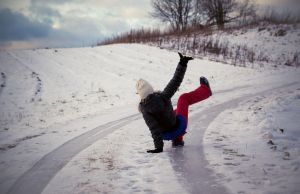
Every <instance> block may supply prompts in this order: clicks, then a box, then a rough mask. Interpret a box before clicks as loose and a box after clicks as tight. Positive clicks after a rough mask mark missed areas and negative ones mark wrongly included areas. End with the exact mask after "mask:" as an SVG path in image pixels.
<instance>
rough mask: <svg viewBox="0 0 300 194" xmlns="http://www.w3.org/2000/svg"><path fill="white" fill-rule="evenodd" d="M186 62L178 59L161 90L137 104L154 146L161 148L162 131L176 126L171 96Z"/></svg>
mask: <svg viewBox="0 0 300 194" xmlns="http://www.w3.org/2000/svg"><path fill="white" fill-rule="evenodd" d="M186 68H187V62H185V61H180V62H179V63H178V65H177V68H176V71H175V73H174V75H173V78H172V79H171V80H170V81H169V83H168V84H167V86H166V87H165V89H164V90H163V91H162V92H155V93H153V94H150V95H149V96H147V98H146V99H144V100H142V101H141V102H140V104H139V110H140V111H141V112H142V114H143V117H144V120H145V122H146V124H147V126H148V127H149V130H150V131H151V134H152V138H153V141H154V146H155V148H157V149H160V148H161V149H162V148H163V146H164V143H163V138H162V133H163V132H167V131H172V130H174V129H175V128H176V115H175V113H174V110H173V106H172V103H171V97H172V96H173V95H174V94H175V92H176V91H177V90H178V88H179V86H180V84H181V82H182V80H183V77H184V74H185V72H186Z"/></svg>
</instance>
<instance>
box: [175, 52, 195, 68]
mask: <svg viewBox="0 0 300 194" xmlns="http://www.w3.org/2000/svg"><path fill="white" fill-rule="evenodd" d="M178 54H179V57H180V61H179V63H180V64H181V65H183V66H186V65H187V63H188V62H189V61H190V60H193V59H194V58H193V57H188V56H183V55H182V54H181V53H180V52H178Z"/></svg>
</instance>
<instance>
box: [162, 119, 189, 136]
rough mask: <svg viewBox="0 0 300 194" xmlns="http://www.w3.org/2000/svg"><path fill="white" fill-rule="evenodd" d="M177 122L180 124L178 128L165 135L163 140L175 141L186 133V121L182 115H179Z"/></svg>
mask: <svg viewBox="0 0 300 194" xmlns="http://www.w3.org/2000/svg"><path fill="white" fill-rule="evenodd" d="M176 120H177V122H178V126H177V128H176V129H175V130H173V131H168V132H165V133H163V140H173V139H176V138H177V137H180V136H182V135H184V134H185V133H186V119H185V118H184V117H183V116H181V115H177V116H176Z"/></svg>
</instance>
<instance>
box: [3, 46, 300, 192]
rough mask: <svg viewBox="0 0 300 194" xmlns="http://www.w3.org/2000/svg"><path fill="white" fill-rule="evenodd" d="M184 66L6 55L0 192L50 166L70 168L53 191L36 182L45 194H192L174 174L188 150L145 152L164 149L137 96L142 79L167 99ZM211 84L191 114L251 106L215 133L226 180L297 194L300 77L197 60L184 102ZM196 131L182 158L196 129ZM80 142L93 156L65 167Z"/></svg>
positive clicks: (150, 50) (42, 53) (84, 51)
mask: <svg viewBox="0 0 300 194" xmlns="http://www.w3.org/2000/svg"><path fill="white" fill-rule="evenodd" d="M178 59H179V57H178V55H177V53H175V52H170V51H166V50H162V49H159V48H156V47H150V46H145V45H137V44H133V45H126V44H124V45H122V44H121V45H110V46H102V47H94V48H74V49H56V50H55V49H46V50H20V51H5V52H0V72H1V88H0V170H1V175H0V193H6V192H8V191H9V190H10V192H11V193H17V192H15V191H16V190H14V188H16V187H18V186H19V185H22V181H24V180H25V179H26V175H30V173H34V170H36V169H38V167H39V165H35V164H41V165H42V164H43V162H47V159H51V160H53V161H52V163H53V164H55V163H56V162H58V160H60V159H61V160H62V161H63V164H64V165H62V166H59V167H57V168H54V167H53V169H48V171H47V173H48V175H49V177H48V178H49V181H48V180H44V179H42V177H35V179H37V180H35V181H40V183H43V184H45V186H44V187H45V188H44V187H41V188H39V189H40V190H39V191H43V193H134V192H136V193H190V192H191V191H190V190H189V184H188V183H187V182H186V178H185V175H184V173H183V172H181V171H180V170H179V171H177V170H176V169H175V168H176V165H174V160H176V153H177V152H175V151H176V150H177V149H175V148H171V145H170V142H166V145H165V150H164V152H163V153H160V154H147V153H145V150H146V149H149V148H152V147H153V144H152V139H151V136H150V134H149V130H148V129H147V127H146V125H145V124H144V121H143V119H142V117H141V116H139V115H138V111H137V103H138V100H139V99H138V96H137V95H136V91H135V83H136V80H138V79H139V78H144V79H146V80H148V81H149V82H150V83H151V84H152V85H153V86H154V88H155V89H157V90H160V89H163V87H164V86H165V84H166V83H167V82H168V81H169V79H170V78H171V76H172V75H173V73H174V70H175V67H176V65H177V62H178ZM202 75H203V76H206V77H207V78H208V79H209V80H210V84H211V87H212V89H213V93H214V95H213V96H212V97H211V98H209V99H208V100H206V101H204V102H201V103H199V104H197V105H194V106H192V107H191V115H196V114H197V113H198V112H201V111H210V108H211V107H213V106H217V105H222V104H223V103H226V102H228V101H230V100H234V99H238V98H240V99H243V100H244V101H241V103H240V105H239V106H238V107H237V108H234V109H230V110H224V112H223V110H219V111H220V112H222V113H221V114H220V115H219V116H218V117H217V118H213V119H214V120H213V122H212V123H210V125H209V127H208V129H207V130H206V132H205V134H204V137H203V139H204V142H203V144H204V148H205V149H204V152H205V154H206V155H205V157H206V158H207V160H208V162H209V165H208V166H207V168H210V169H213V173H214V174H215V175H216V176H215V180H216V182H217V183H218V184H219V185H223V186H224V187H225V188H227V189H228V192H232V193H236V192H239V191H241V192H244V193H253V190H252V189H253V187H255V188H256V190H255V192H256V191H257V193H267V192H275V193H276V192H277V193H282V192H283V193H293V192H294V193H297V191H299V187H298V188H297V184H299V183H300V182H299V180H300V179H299V178H300V175H299V174H300V173H299V172H300V171H299V169H298V166H299V163H300V158H299V156H300V153H299V135H300V134H299V126H300V123H299V120H298V119H297V118H299V110H300V109H299V108H300V107H299V91H300V90H299V89H300V79H299V77H300V76H299V75H300V70H299V69H298V68H295V67H288V68H282V69H269V68H267V69H264V68H260V69H253V68H242V67H234V66H230V65H224V64H222V63H217V62H211V61H207V60H200V59H195V60H193V61H191V62H190V63H189V65H188V70H187V73H186V76H185V79H184V81H183V83H182V85H181V87H180V90H179V92H177V93H176V94H175V96H174V102H175V103H176V99H177V98H178V96H179V95H180V94H182V93H184V92H188V91H190V90H192V89H194V88H196V87H197V86H198V85H199V77H200V76H202ZM276 88H279V89H276ZM266 90H270V93H267V94H266V93H261V92H263V91H266ZM255 94H257V96H256V95H255ZM262 94H264V95H265V96H261V95H262ZM248 97H249V98H248ZM126 117H128V119H125V121H126V122H123V121H124V119H123V118H126ZM122 119H123V120H122ZM202 119H203V118H202ZM204 119H205V118H204ZM199 120H200V118H199ZM196 121H197V119H196V120H191V121H190V125H191V126H193V125H192V123H193V122H194V123H195V122H196ZM99 126H100V127H99ZM193 127H195V126H193ZM93 129H95V130H94V131H95V133H93V134H90V135H89V136H87V137H85V136H84V135H85V134H88V133H89V132H90V131H92V130H93ZM280 129H283V133H282V132H280ZM189 130H190V131H191V133H188V134H187V140H186V146H185V147H184V148H182V149H183V151H184V150H188V149H190V147H189V141H188V140H189V135H192V134H193V133H197V127H195V128H193V129H189ZM225 136H226V138H225ZM245 136H246V137H247V138H245ZM75 137H76V138H77V139H78V141H79V140H80V141H81V140H82V143H81V142H80V141H79V142H78V141H73V140H74V139H75V140H76V138H75ZM95 137H96V138H95ZM93 138H94V139H93ZM271 139H272V142H273V143H274V145H270V144H268V142H269V140H271ZM238 140H239V141H238ZM73 142H76V143H77V144H80V145H81V146H82V147H81V148H80V149H79V148H78V150H75V151H74V150H70V153H71V152H72V154H73V155H68V153H66V154H65V155H64V154H62V155H61V158H60V157H59V158H55V157H56V155H55V154H53V153H58V152H59V151H61V150H67V146H69V145H71V146H72V147H74V148H76V147H78V146H79V145H75V144H72V143H73ZM223 144H224V145H223ZM85 145H86V147H85ZM224 150H225V151H224ZM51 153H52V154H51ZM169 153H173V154H172V157H174V158H172V157H171V156H170V154H169ZM46 154H47V155H46ZM260 156H263V157H260ZM227 158H229V159H228V160H227ZM41 159H42V160H41ZM244 159H245V160H244ZM246 159H247V160H246ZM266 160H269V162H268V161H266ZM37 162H38V163H37ZM39 162H40V163H39ZM48 162H49V161H48ZM229 163H230V164H229ZM49 164H51V162H50V163H49ZM235 164H238V165H235ZM254 164H255V165H256V166H255V169H257V170H255V171H254V170H253V168H254V167H253V165H254ZM199 165H200V167H201V164H199ZM198 167H199V166H198ZM249 167H250V168H249ZM251 167H253V168H251ZM49 168H50V167H49ZM61 168H62V169H61ZM205 168H206V167H205ZM239 172H242V173H239ZM24 173H25V174H24ZM22 175H23V176H22ZM21 176H22V177H23V178H22V177H21ZM20 177H21V178H20ZM199 177H201V174H199ZM237 178H238V179H237ZM273 178H274V179H273ZM38 179H40V180H38ZM195 179H197V177H196V178H195ZM254 179H255V181H253V180H254ZM17 180H18V181H17ZM16 181H17V182H16ZM28 181H29V180H28ZM195 181H197V180H195ZM48 182H49V184H48ZM32 184H33V183H32ZM47 184H48V185H47ZM12 187H14V188H12ZM32 189H34V188H32Z"/></svg>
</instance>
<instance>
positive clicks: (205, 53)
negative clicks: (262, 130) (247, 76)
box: [150, 23, 300, 68]
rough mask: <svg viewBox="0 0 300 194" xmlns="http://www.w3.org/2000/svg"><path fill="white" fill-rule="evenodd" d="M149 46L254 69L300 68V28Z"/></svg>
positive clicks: (252, 29)
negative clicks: (182, 51)
mask: <svg viewBox="0 0 300 194" xmlns="http://www.w3.org/2000/svg"><path fill="white" fill-rule="evenodd" d="M150 45H155V46H159V47H161V48H165V49H170V50H175V51H176V50H178V49H180V50H184V51H185V52H187V53H190V54H191V55H193V56H198V57H201V58H204V59H210V60H214V61H219V62H225V63H228V64H232V65H235V66H247V67H251V68H258V67H264V68H284V67H286V66H296V67H297V66H300V47H299V45H300V25H299V24H278V25H277V24H269V23H259V24H256V25H250V26H245V27H233V28H231V29H230V28H229V29H225V30H203V31H199V32H190V33H187V35H183V36H165V37H162V38H159V39H158V40H157V41H152V42H151V43H150Z"/></svg>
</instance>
